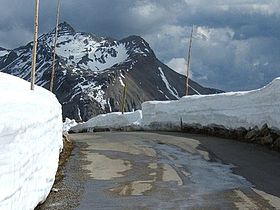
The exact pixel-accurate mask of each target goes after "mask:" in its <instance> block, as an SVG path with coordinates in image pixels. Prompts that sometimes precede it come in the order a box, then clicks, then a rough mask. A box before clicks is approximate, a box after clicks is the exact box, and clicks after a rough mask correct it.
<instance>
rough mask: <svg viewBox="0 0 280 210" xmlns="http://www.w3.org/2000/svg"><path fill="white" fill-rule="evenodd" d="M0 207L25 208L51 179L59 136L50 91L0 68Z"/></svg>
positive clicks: (43, 193) (9, 209) (40, 195)
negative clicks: (1, 71)
mask: <svg viewBox="0 0 280 210" xmlns="http://www.w3.org/2000/svg"><path fill="white" fill-rule="evenodd" d="M0 98H1V100H0V116H1V121H0V209H1V210H19V209H21V210H29V209H34V208H35V207H36V206H37V204H38V203H40V202H42V201H44V200H45V199H46V197H47V195H48V194H49V192H50V190H51V187H52V185H53V183H54V180H55V174H56V171H57V167H58V160H59V153H60V151H61V149H62V146H63V141H62V110H61V105H60V104H59V102H58V101H57V99H56V97H55V95H53V94H52V93H50V92H49V91H47V90H45V89H43V88H41V87H37V86H35V91H30V83H28V82H26V81H24V80H22V79H19V78H17V77H14V76H11V75H8V74H4V73H0Z"/></svg>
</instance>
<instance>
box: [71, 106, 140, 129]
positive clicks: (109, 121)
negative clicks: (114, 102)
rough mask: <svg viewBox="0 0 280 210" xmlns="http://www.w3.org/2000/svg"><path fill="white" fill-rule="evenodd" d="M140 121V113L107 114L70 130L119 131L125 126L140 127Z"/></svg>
mask: <svg viewBox="0 0 280 210" xmlns="http://www.w3.org/2000/svg"><path fill="white" fill-rule="evenodd" d="M141 119H142V111H139V110H138V111H135V112H126V113H124V114H122V113H121V112H113V113H109V114H102V115H98V116H96V117H94V118H92V119H90V120H89V121H87V122H85V123H83V124H79V125H77V126H75V127H73V128H71V129H70V130H71V131H73V132H81V131H84V130H87V131H91V130H94V129H120V128H123V127H126V126H136V127H137V126H140V124H141Z"/></svg>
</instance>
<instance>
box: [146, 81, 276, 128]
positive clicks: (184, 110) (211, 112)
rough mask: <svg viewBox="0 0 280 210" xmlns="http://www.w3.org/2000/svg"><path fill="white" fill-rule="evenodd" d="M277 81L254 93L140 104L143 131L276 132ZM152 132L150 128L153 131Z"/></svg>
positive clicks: (194, 97) (225, 94)
mask: <svg viewBox="0 0 280 210" xmlns="http://www.w3.org/2000/svg"><path fill="white" fill-rule="evenodd" d="M279 92H280V78H277V79H275V80H274V81H273V82H272V83H270V84H269V85H267V86H265V87H263V88H261V89H258V90H254V91H246V92H232V93H224V94H218V95H203V96H202V95H199V96H197V95H195V96H187V97H183V98H181V99H180V100H178V101H163V102H158V101H151V102H146V103H143V104H142V111H143V119H142V125H143V126H144V128H149V127H151V126H153V125H154V126H156V125H157V124H161V125H164V124H166V125H170V124H172V125H173V126H174V125H175V126H176V125H177V126H180V124H181V119H182V122H183V123H185V124H194V123H198V124H201V125H204V126H206V125H210V124H218V125H224V126H225V127H227V128H238V127H245V128H249V127H254V126H256V125H257V126H259V127H260V126H262V125H263V124H265V123H267V124H268V126H270V127H277V128H280V94H279ZM153 129H154V127H153Z"/></svg>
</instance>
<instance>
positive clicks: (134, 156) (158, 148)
mask: <svg viewBox="0 0 280 210" xmlns="http://www.w3.org/2000/svg"><path fill="white" fill-rule="evenodd" d="M71 139H72V140H73V141H74V143H75V149H74V151H73V155H72V157H71V158H70V161H69V162H68V164H67V166H66V169H65V175H66V176H65V179H64V181H63V182H62V183H61V184H60V186H59V189H58V190H59V191H58V192H57V194H56V196H54V197H53V198H51V199H48V201H47V203H46V204H45V207H44V209H64V210H65V209H76V210H91V209H93V210H94V209H106V210H107V209H108V210H111V209H112V210H114V209H118V210H125V209H133V210H136V209H176V210H177V209H242V210H245V209H280V154H279V153H277V152H273V151H270V150H269V149H267V148H264V147H261V146H258V145H253V144H247V143H243V142H237V141H233V140H227V139H220V138H213V137H203V136H199V135H188V134H183V133H147V132H128V133H126V132H107V133H85V134H72V135H71Z"/></svg>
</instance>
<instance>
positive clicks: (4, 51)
mask: <svg viewBox="0 0 280 210" xmlns="http://www.w3.org/2000/svg"><path fill="white" fill-rule="evenodd" d="M8 53H9V50H7V49H4V48H2V47H0V57H2V56H5V55H7V54H8Z"/></svg>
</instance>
